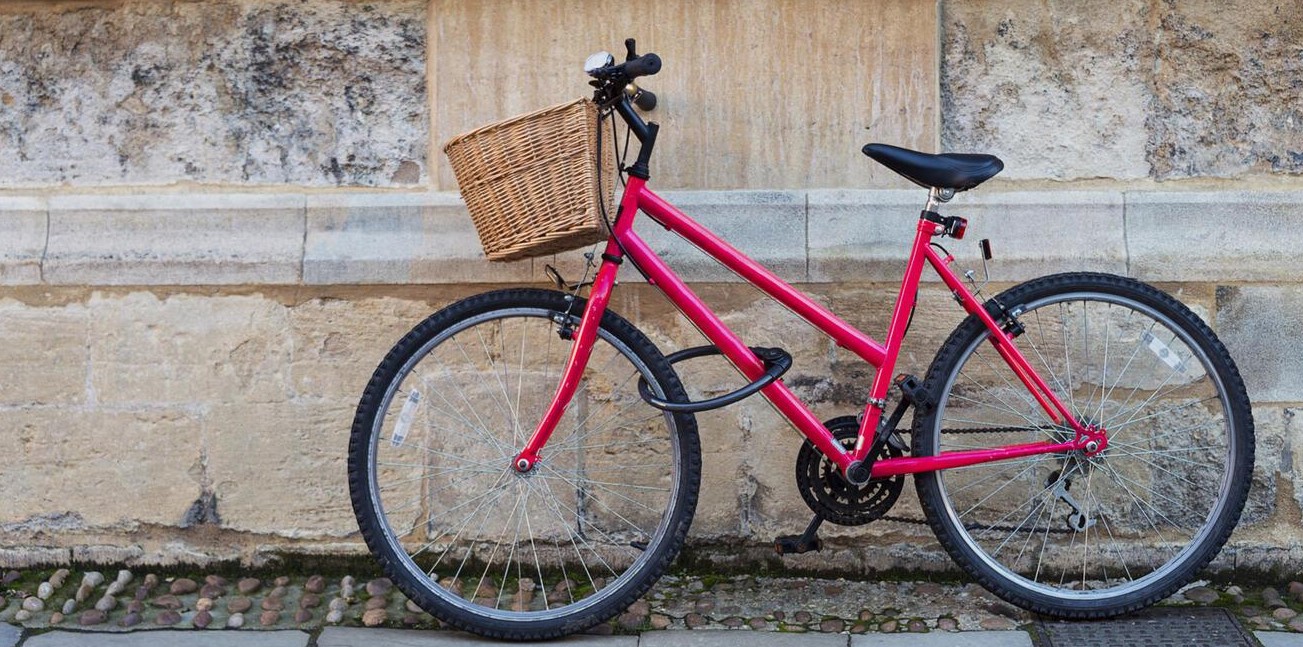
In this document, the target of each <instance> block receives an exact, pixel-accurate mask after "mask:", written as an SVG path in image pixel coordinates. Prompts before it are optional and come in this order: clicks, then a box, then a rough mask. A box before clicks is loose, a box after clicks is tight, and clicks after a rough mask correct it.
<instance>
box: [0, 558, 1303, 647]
mask: <svg viewBox="0 0 1303 647" xmlns="http://www.w3.org/2000/svg"><path fill="white" fill-rule="evenodd" d="M1164 604H1166V605H1216V606H1222V607H1226V608H1228V609H1229V610H1231V611H1232V612H1233V613H1234V614H1236V616H1237V617H1238V619H1239V621H1240V622H1241V623H1242V624H1243V626H1244V627H1246V628H1247V629H1249V630H1256V631H1258V632H1270V633H1263V634H1262V636H1263V637H1260V640H1262V641H1263V642H1264V643H1266V644H1270V645H1282V646H1283V645H1290V646H1297V647H1303V616H1300V615H1299V611H1300V610H1303V583H1300V582H1290V583H1288V584H1286V585H1285V586H1283V587H1280V588H1276V587H1260V586H1258V587H1246V586H1235V585H1215V586H1212V585H1207V584H1206V583H1198V584H1197V585H1195V586H1191V587H1187V589H1185V590H1184V591H1183V592H1182V593H1178V594H1176V595H1174V596H1172V598H1169V599H1168V600H1167V601H1166V602H1164ZM1032 620H1033V618H1032V617H1031V616H1029V615H1027V614H1026V613H1025V612H1023V611H1021V610H1019V609H1017V608H1015V607H1013V606H1011V605H1009V604H1006V603H1005V602H1003V601H1000V600H998V599H997V598H995V597H994V596H992V595H990V594H989V593H987V592H986V591H984V590H983V589H981V588H980V587H978V586H976V585H973V584H957V583H936V582H908V581H887V582H883V581H871V582H861V581H848V580H829V579H817V578H808V577H791V578H776V577H754V576H709V575H708V576H684V575H668V576H665V577H664V578H662V580H661V581H660V582H659V583H658V584H657V586H656V587H655V588H654V589H653V590H652V591H651V593H649V594H648V595H647V596H646V597H645V598H644V599H643V600H640V601H638V602H636V603H634V604H633V605H631V606H630V607H629V609H628V610H627V611H626V612H625V613H623V614H621V615H620V616H618V617H617V618H616V619H614V620H612V621H611V622H610V623H607V624H604V625H599V626H598V627H596V628H594V629H593V630H591V631H590V632H589V635H588V636H587V638H589V639H596V638H598V637H602V636H611V637H612V638H613V640H611V641H602V642H601V643H600V644H603V645H608V644H609V645H613V646H615V645H621V644H629V645H634V644H641V643H645V644H651V645H655V644H664V645H671V644H673V645H691V644H698V645H702V646H703V647H705V646H713V645H743V644H745V645H747V647H764V646H763V645H759V644H757V643H756V642H755V640H757V639H761V636H762V635H771V636H772V637H773V639H780V638H782V639H784V640H789V641H790V640H795V636H794V634H807V635H809V636H810V638H809V639H808V641H809V644H810V645H812V646H813V645H821V644H824V643H823V642H817V641H816V639H815V636H823V637H824V639H833V643H835V644H838V645H843V646H845V645H855V646H863V647H867V646H869V645H883V646H888V645H895V644H901V645H904V644H911V645H914V644H918V645H938V646H942V645H952V644H953V645H960V644H963V645H988V644H989V645H1004V644H1009V645H1030V644H1031V642H1030V638H1029V637H1028V636H1029V634H1028V633H1027V632H1026V629H1028V628H1029V627H1030V624H1031V621H1032ZM3 623H9V624H3ZM363 627H369V628H367V629H364V628H363ZM20 628H21V629H25V630H26V631H25V633H23V632H21V631H20ZM49 629H54V630H55V631H48V632H45V633H41V632H42V631H43V630H49ZM177 629H189V630H194V629H205V630H206V631H203V632H195V631H190V632H188V633H187V634H186V636H187V639H186V640H184V641H181V642H180V643H170V642H158V643H157V644H159V645H163V644H203V645H214V646H215V647H222V646H225V645H243V644H252V643H246V642H243V640H244V639H242V638H237V636H242V635H244V634H250V635H251V636H256V637H257V639H258V640H262V641H267V640H271V639H272V637H273V636H275V637H277V638H276V639H277V640H282V639H283V640H290V641H291V643H292V644H296V645H299V644H303V645H306V644H315V645H318V646H324V645H327V644H331V645H340V646H344V645H351V644H363V642H364V641H363V638H361V637H360V636H363V635H370V636H372V637H373V638H372V640H374V637H375V636H377V635H378V634H376V632H378V631H394V630H399V629H408V630H418V631H401V632H398V633H394V634H388V633H386V634H384V635H386V636H388V637H390V638H393V639H395V640H397V639H399V638H401V640H398V644H413V645H431V646H436V645H450V644H472V643H467V642H465V641H467V640H473V639H470V638H468V637H467V635H466V634H463V633H460V632H453V631H446V630H441V629H440V624H439V622H438V621H437V620H436V619H434V618H433V617H432V616H430V615H428V614H426V613H424V612H423V611H421V610H420V609H419V608H417V607H416V606H415V605H414V604H413V603H411V602H410V601H408V600H407V599H406V597H404V596H403V595H402V594H401V593H400V592H399V591H397V589H395V588H394V587H393V585H392V584H391V583H390V582H389V581H388V580H387V579H384V578H377V579H367V580H364V579H360V578H355V577H352V576H332V577H325V576H321V575H300V574H296V575H276V574H268V573H266V572H260V573H257V574H253V575H248V574H245V575H243V576H241V575H232V574H229V573H226V574H218V573H195V574H192V575H190V576H188V577H185V576H160V575H158V574H155V573H150V572H147V571H146V572H136V571H133V570H125V569H124V570H117V571H112V570H109V571H90V572H83V571H77V572H70V571H68V570H67V569H59V570H53V569H45V570H29V571H22V572H20V571H9V572H7V573H3V574H0V647H13V645H15V644H19V643H20V642H21V644H22V645H24V647H26V646H27V645H89V644H102V645H124V646H126V645H132V646H136V645H140V646H144V645H152V644H155V642H154V641H156V640H157V641H162V640H163V639H164V638H166V637H167V636H169V635H172V633H173V632H172V631H169V630H177ZM217 629H239V630H240V631H238V632H237V631H221V632H218V631H214V630H217ZM712 629H713V630H719V631H703V630H712ZM142 630H152V631H148V632H145V631H142ZM160 630H161V631H160ZM657 630H665V631H657ZM730 630H731V631H730ZM86 632H94V633H86ZM358 632H360V633H358ZM123 633H130V634H131V635H129V636H121V637H117V638H114V637H111V636H110V635H106V634H123ZM639 635H641V643H640V642H639ZM657 635H663V636H665V638H663V639H661V638H655V636H657ZM861 635H863V636H865V637H864V638H863V639H860V638H858V636H861ZM88 636H94V637H95V639H96V640H97V641H98V642H93V643H87V642H84V641H83V639H86V638H87V637H88ZM133 636H134V637H133ZM835 636H840V638H836V637H835ZM896 636H899V639H898V638H896ZM924 636H926V638H924ZM852 638H854V639H853V640H852ZM300 639H302V642H299V641H300ZM620 639H624V640H623V642H621V640H620ZM630 639H632V640H633V641H634V642H629V640H630ZM768 639H769V638H765V639H761V640H768ZM349 640H353V641H356V642H348V641H349ZM662 640H668V641H670V642H657V641H662ZM59 641H63V642H59ZM230 641H235V642H230ZM323 641H325V642H323ZM330 641H334V642H330ZM648 641H650V642H648ZM718 641H723V642H718ZM848 641H849V642H848ZM974 641H978V642H974ZM833 643H828V644H830V645H831V644H833ZM257 644H271V643H267V642H260V643H257ZM276 644H279V643H276ZM286 644H290V643H286ZM594 644H597V643H594ZM776 644H777V643H776ZM783 644H804V643H803V642H802V643H795V642H787V643H783Z"/></svg>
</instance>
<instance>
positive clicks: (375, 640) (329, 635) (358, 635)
mask: <svg viewBox="0 0 1303 647" xmlns="http://www.w3.org/2000/svg"><path fill="white" fill-rule="evenodd" d="M501 644H503V643H502V642H501V641H497V640H490V639H488V638H481V637H479V636H475V635H472V634H468V633H463V632H460V631H409V630H404V629H357V628H350V627H327V628H326V629H325V630H324V631H322V632H321V635H320V636H317V647H372V646H373V645H386V646H388V647H461V646H462V645H501ZM512 644H515V645H564V646H565V647H638V637H637V636H587V635H579V636H569V637H567V638H562V639H561V640H549V641H547V642H536V643H534V642H521V643H512ZM664 644H667V645H668V644H682V643H664ZM777 644H778V643H775V645H777Z"/></svg>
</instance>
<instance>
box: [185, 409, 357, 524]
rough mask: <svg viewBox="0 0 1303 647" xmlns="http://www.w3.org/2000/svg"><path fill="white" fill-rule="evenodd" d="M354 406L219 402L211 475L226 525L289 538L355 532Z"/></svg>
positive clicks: (211, 433) (209, 422) (210, 418)
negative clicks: (349, 462)
mask: <svg viewBox="0 0 1303 647" xmlns="http://www.w3.org/2000/svg"><path fill="white" fill-rule="evenodd" d="M359 388H360V387H359ZM359 393H360V391H359ZM353 406H354V403H352V402H350V401H347V400H345V401H340V402H330V403H323V402H317V403H306V404H300V403H291V402H287V403H279V404H261V405H254V404H243V403H234V404H230V405H222V404H216V403H215V404H214V405H213V406H212V409H211V411H210V412H209V413H208V415H207V416H205V419H204V435H205V438H206V443H207V458H208V463H207V469H206V472H205V473H206V475H207V477H208V478H209V479H211V480H212V482H213V486H214V488H215V491H216V494H217V502H218V503H217V508H218V512H219V513H220V515H221V519H222V527H223V528H228V529H232V530H239V531H247V532H255V533H266V534H272V535H281V536H286V537H322V536H332V535H333V536H343V535H345V534H348V533H350V532H351V531H352V530H353V528H354V527H355V526H356V521H354V518H353V509H352V506H351V504H350V503H349V498H348V470H347V467H346V464H345V461H346V458H347V455H348V431H349V428H350V426H351V425H352V421H353Z"/></svg>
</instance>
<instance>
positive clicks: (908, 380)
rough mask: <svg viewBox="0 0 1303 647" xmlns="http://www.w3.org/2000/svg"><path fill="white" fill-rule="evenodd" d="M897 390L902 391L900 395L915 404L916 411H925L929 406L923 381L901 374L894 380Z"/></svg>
mask: <svg viewBox="0 0 1303 647" xmlns="http://www.w3.org/2000/svg"><path fill="white" fill-rule="evenodd" d="M894 382H895V384H896V388H898V389H900V394H901V395H903V396H905V398H906V399H907V400H909V401H910V402H912V403H913V404H914V408H915V409H925V408H927V406H928V397H927V390H926V389H924V388H923V381H922V380H920V379H918V378H917V377H914V376H913V375H909V374H906V373H901V374H900V375H897V376H896V379H895V380H894Z"/></svg>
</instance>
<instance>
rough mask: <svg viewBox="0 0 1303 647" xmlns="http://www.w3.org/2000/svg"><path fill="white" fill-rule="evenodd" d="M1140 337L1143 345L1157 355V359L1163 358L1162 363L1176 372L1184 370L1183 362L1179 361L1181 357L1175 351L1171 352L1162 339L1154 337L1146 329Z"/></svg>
mask: <svg viewBox="0 0 1303 647" xmlns="http://www.w3.org/2000/svg"><path fill="white" fill-rule="evenodd" d="M1140 339H1141V341H1143V342H1144V343H1145V347H1147V348H1148V349H1149V350H1150V352H1152V353H1153V354H1155V355H1157V356H1158V359H1161V360H1163V363H1165V364H1167V365H1168V366H1170V367H1172V369H1173V370H1175V371H1176V372H1178V373H1184V372H1185V362H1183V361H1181V358H1179V357H1177V356H1176V353H1175V352H1173V351H1172V349H1171V348H1168V347H1167V344H1165V343H1163V340H1161V339H1159V338H1157V337H1155V336H1154V335H1153V333H1151V332H1149V331H1148V330H1146V331H1145V334H1144V335H1142V336H1141V337H1140Z"/></svg>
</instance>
